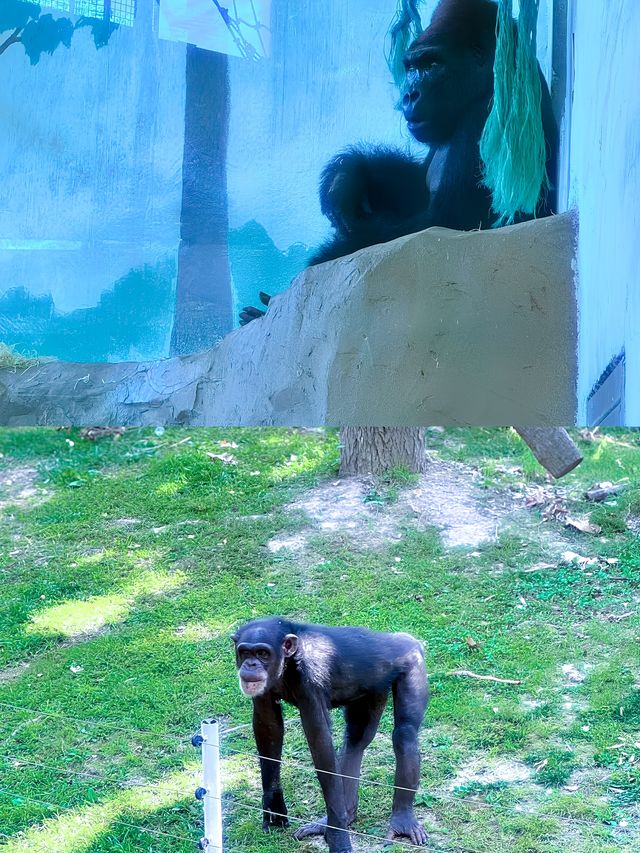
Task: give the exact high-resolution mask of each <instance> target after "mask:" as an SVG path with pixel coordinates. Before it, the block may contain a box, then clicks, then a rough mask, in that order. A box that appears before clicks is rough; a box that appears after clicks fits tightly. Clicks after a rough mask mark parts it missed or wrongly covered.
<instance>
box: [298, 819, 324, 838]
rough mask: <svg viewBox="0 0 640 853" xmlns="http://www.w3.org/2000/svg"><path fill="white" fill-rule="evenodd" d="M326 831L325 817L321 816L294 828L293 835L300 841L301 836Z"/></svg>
mask: <svg viewBox="0 0 640 853" xmlns="http://www.w3.org/2000/svg"><path fill="white" fill-rule="evenodd" d="M326 831H327V818H326V816H325V817H321V818H319V820H316V821H314V822H313V823H305V825H304V826H301V827H300V829H296V831H295V832H294V833H293V837H294V838H295V839H296V840H297V841H302V839H303V838H309V836H311V835H324V834H325V833H326Z"/></svg>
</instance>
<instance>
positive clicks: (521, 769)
mask: <svg viewBox="0 0 640 853" xmlns="http://www.w3.org/2000/svg"><path fill="white" fill-rule="evenodd" d="M531 775H532V771H531V768H530V767H528V766H527V765H526V764H524V763H523V762H522V761H516V760H509V759H507V758H488V757H486V756H482V757H478V758H472V759H471V761H468V762H467V763H466V764H465V766H464V767H463V768H462V769H461V770H459V771H458V772H457V773H456V775H455V776H454V777H453V779H451V780H449V782H448V783H447V785H446V786H445V790H446V791H449V792H451V791H454V790H455V789H456V788H461V787H463V786H464V785H469V784H470V783H472V782H477V783H479V784H481V785H494V784H495V783H496V782H505V783H507V784H514V783H516V782H528V781H529V779H530V778H531Z"/></svg>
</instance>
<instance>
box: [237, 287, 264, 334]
mask: <svg viewBox="0 0 640 853" xmlns="http://www.w3.org/2000/svg"><path fill="white" fill-rule="evenodd" d="M258 296H259V298H260V302H262V304H263V305H264V306H265V307H268V305H269V302H270V301H271V297H270V296H269V294H268V293H264V291H262V290H261V291H260V293H259V294H258ZM266 313H267V312H266V311H262V310H261V309H260V308H254V307H253V306H251V305H247V306H246V307H245V308H243V309H242V311H241V312H240V325H241V326H246V325H247V323H250V322H251V321H252V320H258V319H259V318H260V317H264V315H265V314H266Z"/></svg>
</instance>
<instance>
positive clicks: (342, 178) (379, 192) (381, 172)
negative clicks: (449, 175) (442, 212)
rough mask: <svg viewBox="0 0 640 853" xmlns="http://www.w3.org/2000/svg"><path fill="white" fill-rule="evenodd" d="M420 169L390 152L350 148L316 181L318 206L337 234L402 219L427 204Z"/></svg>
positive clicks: (422, 167) (398, 153)
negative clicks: (372, 222)
mask: <svg viewBox="0 0 640 853" xmlns="http://www.w3.org/2000/svg"><path fill="white" fill-rule="evenodd" d="M426 174H427V170H426V165H425V163H423V162H417V161H416V160H413V159H411V158H410V157H408V156H406V155H405V154H403V153H402V152H401V151H397V150H395V149H393V148H387V147H384V146H376V147H373V148H368V147H366V146H352V147H350V148H347V149H345V150H344V151H342V152H341V153H340V154H338V155H337V156H336V157H334V158H333V160H331V161H330V162H329V163H328V164H327V165H326V166H325V168H324V170H323V172H322V176H321V178H320V207H321V209H322V212H323V213H324V215H325V216H326V217H327V218H328V219H329V221H330V222H331V224H332V225H333V227H334V228H335V229H336V231H337V232H338V235H344V236H346V235H348V234H350V233H351V232H352V231H353V229H354V228H357V226H358V224H359V223H362V222H363V221H367V220H368V219H370V218H371V217H374V218H377V217H383V218H385V219H387V220H394V219H397V218H401V219H405V218H407V217H410V216H412V215H414V214H416V213H418V212H419V211H420V210H424V209H425V208H426V207H427V206H428V203H429V194H428V190H427V180H426Z"/></svg>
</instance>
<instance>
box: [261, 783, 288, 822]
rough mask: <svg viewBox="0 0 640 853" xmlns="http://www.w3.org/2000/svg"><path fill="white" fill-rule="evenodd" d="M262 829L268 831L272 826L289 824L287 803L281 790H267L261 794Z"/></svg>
mask: <svg viewBox="0 0 640 853" xmlns="http://www.w3.org/2000/svg"><path fill="white" fill-rule="evenodd" d="M262 809H263V811H262V829H263V830H264V831H265V832H269V830H270V829H271V828H272V827H278V828H281V827H285V826H289V820H288V818H287V805H286V803H285V801H284V796H283V795H282V791H269V792H268V793H266V794H263V795H262Z"/></svg>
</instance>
